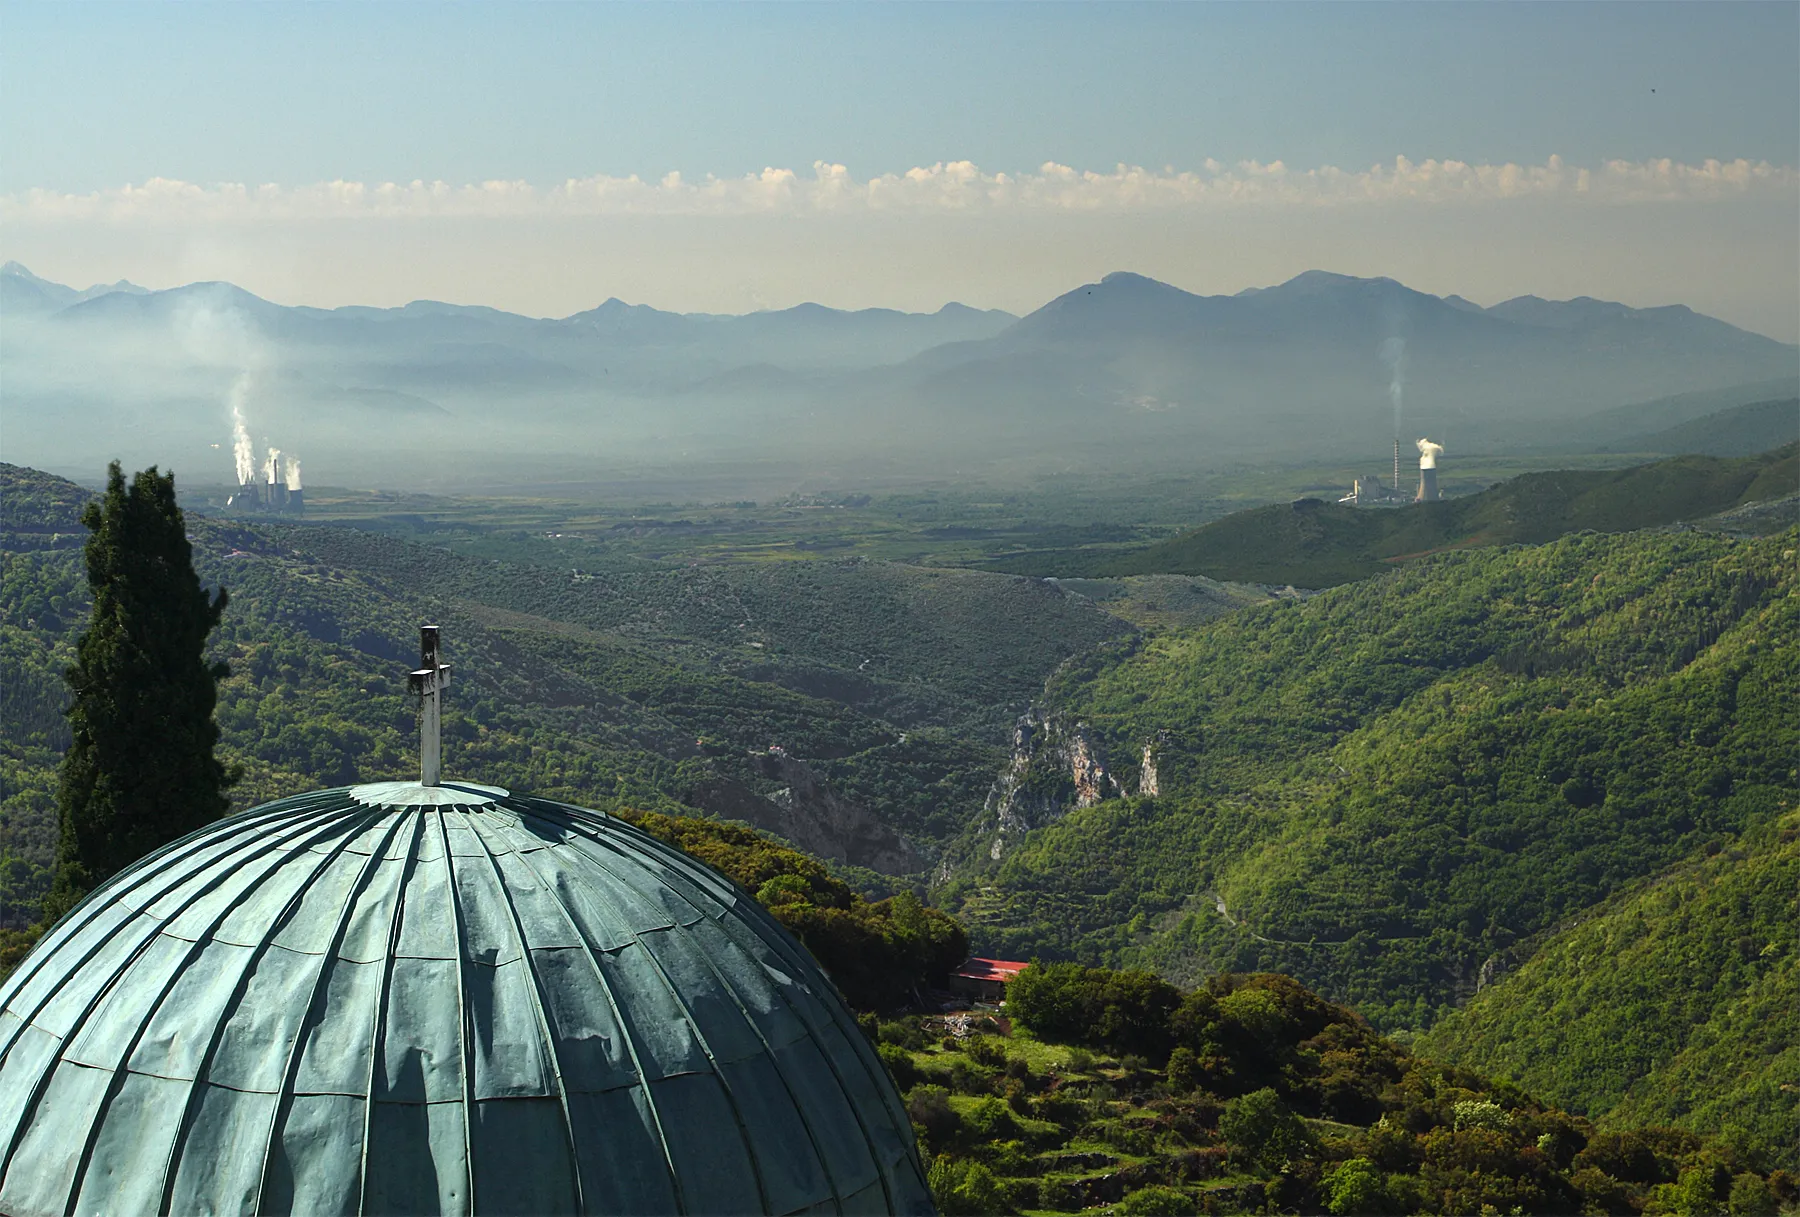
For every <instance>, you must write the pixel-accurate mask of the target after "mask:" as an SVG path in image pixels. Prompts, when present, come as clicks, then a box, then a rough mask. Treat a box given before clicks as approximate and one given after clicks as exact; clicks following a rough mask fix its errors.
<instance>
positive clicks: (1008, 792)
mask: <svg viewBox="0 0 1800 1217" xmlns="http://www.w3.org/2000/svg"><path fill="white" fill-rule="evenodd" d="M1163 743H1164V736H1163V733H1161V732H1159V733H1158V734H1157V735H1156V737H1155V738H1153V739H1149V740H1146V741H1145V742H1144V754H1143V760H1142V762H1141V764H1140V767H1139V771H1138V777H1137V789H1136V791H1135V792H1133V791H1131V790H1129V789H1128V788H1127V786H1128V782H1129V775H1126V776H1125V777H1121V776H1120V775H1118V774H1116V773H1114V772H1113V771H1112V770H1111V769H1110V768H1109V767H1108V765H1107V760H1106V753H1105V749H1104V747H1103V746H1102V744H1101V742H1100V740H1099V738H1098V737H1097V736H1095V735H1094V733H1093V732H1092V731H1090V730H1089V728H1088V725H1087V724H1086V723H1083V722H1080V721H1076V720H1071V719H1069V718H1067V717H1066V716H1064V715H1060V714H1054V713H1045V712H1043V711H1041V710H1037V709H1035V708H1034V709H1033V710H1031V711H1030V712H1028V713H1027V714H1026V715H1025V716H1024V717H1022V718H1021V719H1019V721H1018V723H1017V724H1016V725H1015V726H1014V727H1013V751H1012V757H1011V759H1010V760H1009V761H1008V762H1007V765H1006V768H1005V769H1003V770H1002V771H1001V772H1000V776H999V777H997V778H996V779H995V780H994V785H993V788H992V789H991V790H989V791H988V797H987V803H986V805H985V806H984V808H983V817H982V823H983V834H984V836H983V839H984V841H985V845H984V847H983V853H984V854H985V855H986V857H987V858H988V859H989V860H990V861H998V860H999V859H1000V858H1001V857H1002V856H1004V855H1005V854H1006V852H1007V851H1008V850H1009V849H1011V848H1013V846H1015V845H1017V844H1018V843H1019V841H1020V840H1021V839H1023V837H1024V836H1025V834H1026V833H1028V832H1030V831H1031V830H1032V829H1034V828H1042V827H1043V826H1044V825H1046V824H1050V823H1053V822H1055V821H1056V820H1060V819H1061V818H1062V817H1063V816H1065V815H1067V814H1068V813H1069V812H1071V811H1073V810H1075V809H1076V808H1080V807H1092V806H1093V805H1094V804H1096V803H1099V802H1101V801H1103V800H1105V799H1116V798H1120V797H1122V796H1124V795H1126V794H1128V793H1136V794H1138V795H1140V796H1144V797H1149V798H1153V797H1155V796H1156V795H1158V794H1160V793H1161V792H1162V786H1161V779H1160V776H1159V775H1158V773H1157V767H1156V758H1157V753H1158V751H1159V750H1160V749H1161V747H1162V745H1163Z"/></svg>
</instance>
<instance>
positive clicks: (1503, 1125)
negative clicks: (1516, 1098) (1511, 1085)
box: [1452, 1099, 1549, 1136]
mask: <svg viewBox="0 0 1800 1217" xmlns="http://www.w3.org/2000/svg"><path fill="white" fill-rule="evenodd" d="M1452 1110H1453V1111H1454V1112H1455V1113H1456V1127H1457V1128H1459V1129H1461V1128H1491V1129H1493V1130H1494V1131H1495V1132H1505V1131H1507V1130H1508V1129H1510V1128H1511V1127H1512V1116H1511V1115H1510V1114H1508V1112H1507V1110H1506V1108H1504V1107H1502V1106H1500V1104H1498V1103H1494V1102H1490V1101H1489V1100H1487V1099H1465V1100H1463V1101H1462V1102H1460V1103H1457V1104H1456V1105H1455V1106H1454V1107H1453V1108H1452ZM1545 1135H1546V1136H1548V1135H1549V1134H1547V1133H1546V1134H1545Z"/></svg>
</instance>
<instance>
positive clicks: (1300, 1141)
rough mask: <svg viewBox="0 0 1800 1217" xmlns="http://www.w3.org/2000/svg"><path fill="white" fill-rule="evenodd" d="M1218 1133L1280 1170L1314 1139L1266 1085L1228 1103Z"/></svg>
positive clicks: (1248, 1154)
mask: <svg viewBox="0 0 1800 1217" xmlns="http://www.w3.org/2000/svg"><path fill="white" fill-rule="evenodd" d="M1219 1134H1220V1135H1221V1136H1223V1137H1224V1138H1225V1140H1226V1141H1228V1142H1229V1143H1231V1144H1232V1145H1233V1146H1235V1147H1237V1148H1238V1149H1240V1150H1242V1151H1243V1153H1244V1156H1245V1157H1246V1158H1248V1159H1249V1160H1250V1161H1252V1162H1255V1163H1257V1164H1259V1165H1261V1166H1264V1167H1266V1168H1268V1169H1269V1170H1279V1169H1280V1168H1281V1167H1282V1166H1283V1165H1285V1164H1286V1163H1287V1162H1288V1160H1289V1159H1292V1158H1296V1157H1298V1156H1300V1155H1301V1154H1303V1153H1305V1152H1306V1150H1307V1149H1308V1148H1309V1147H1310V1146H1311V1144H1312V1140H1313V1137H1312V1132H1311V1131H1310V1130H1309V1129H1308V1128H1307V1127H1306V1124H1305V1123H1304V1122H1303V1121H1302V1120H1301V1119H1300V1117H1299V1116H1297V1115H1295V1114H1294V1113H1293V1112H1292V1111H1290V1110H1288V1106H1287V1104H1285V1103H1283V1102H1282V1101H1281V1099H1280V1097H1279V1096H1277V1095H1276V1093H1275V1092H1274V1091H1273V1090H1272V1089H1270V1088H1268V1087H1266V1086H1265V1087H1264V1088H1263V1089H1261V1090H1256V1091H1252V1092H1251V1093H1249V1094H1247V1095H1244V1096H1243V1097H1242V1098H1237V1099H1233V1100H1232V1101H1231V1102H1229V1103H1227V1104H1225V1111H1224V1114H1222V1115H1221V1116H1220V1117H1219Z"/></svg>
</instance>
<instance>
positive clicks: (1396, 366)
mask: <svg viewBox="0 0 1800 1217" xmlns="http://www.w3.org/2000/svg"><path fill="white" fill-rule="evenodd" d="M1381 362H1383V363H1385V364H1387V366H1388V374H1389V375H1388V400H1389V401H1391V402H1393V403H1394V439H1395V440H1398V439H1399V438H1400V405H1401V402H1402V401H1403V400H1404V396H1405V392H1406V339H1404V338H1390V339H1388V340H1387V341H1386V342H1384V343H1382V344H1381Z"/></svg>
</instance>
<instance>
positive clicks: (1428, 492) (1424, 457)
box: [1414, 439, 1444, 503]
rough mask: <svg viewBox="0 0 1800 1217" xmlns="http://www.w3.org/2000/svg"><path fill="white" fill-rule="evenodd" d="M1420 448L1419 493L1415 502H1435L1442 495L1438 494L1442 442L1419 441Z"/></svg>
mask: <svg viewBox="0 0 1800 1217" xmlns="http://www.w3.org/2000/svg"><path fill="white" fill-rule="evenodd" d="M1418 448H1419V495H1418V498H1416V499H1415V500H1414V502H1418V503H1435V502H1437V501H1438V499H1439V498H1440V497H1441V496H1440V495H1439V494H1438V484H1437V458H1438V456H1439V455H1440V454H1441V453H1442V452H1443V451H1444V446H1443V445H1442V444H1434V443H1432V442H1431V441H1430V440H1428V439H1421V440H1419V441H1418Z"/></svg>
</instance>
